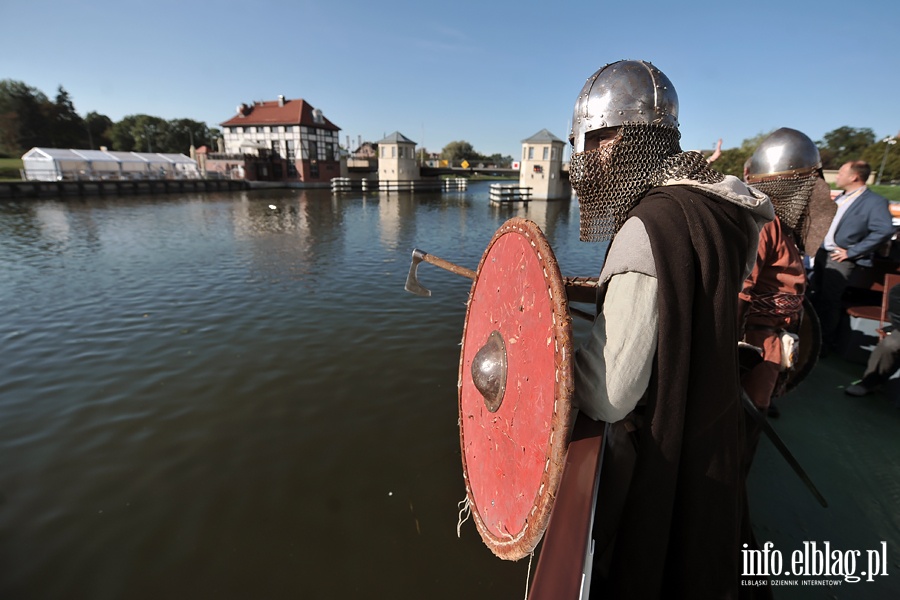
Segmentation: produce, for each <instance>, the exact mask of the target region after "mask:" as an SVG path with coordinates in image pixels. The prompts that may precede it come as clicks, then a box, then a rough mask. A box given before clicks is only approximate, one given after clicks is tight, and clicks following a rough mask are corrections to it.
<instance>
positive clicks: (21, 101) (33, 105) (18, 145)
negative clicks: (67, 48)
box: [0, 79, 50, 156]
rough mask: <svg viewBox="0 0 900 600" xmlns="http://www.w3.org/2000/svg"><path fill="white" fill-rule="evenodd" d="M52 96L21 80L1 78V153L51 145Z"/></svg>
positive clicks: (12, 153) (19, 153)
mask: <svg viewBox="0 0 900 600" xmlns="http://www.w3.org/2000/svg"><path fill="white" fill-rule="evenodd" d="M49 107H50V100H49V99H48V98H47V96H45V95H44V93H43V92H41V91H40V90H38V89H36V88H33V87H31V86H29V85H26V84H25V83H23V82H21V81H14V80H12V79H4V80H2V81H0V154H3V155H6V156H21V155H22V154H23V153H25V152H26V151H27V150H29V149H31V148H33V147H35V146H47V145H49V144H48V141H49V139H48V122H47V119H46V114H47V111H48V110H49Z"/></svg>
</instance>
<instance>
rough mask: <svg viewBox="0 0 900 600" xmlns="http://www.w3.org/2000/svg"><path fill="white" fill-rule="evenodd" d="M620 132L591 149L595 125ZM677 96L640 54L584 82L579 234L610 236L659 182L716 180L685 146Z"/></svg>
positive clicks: (576, 146)
mask: <svg viewBox="0 0 900 600" xmlns="http://www.w3.org/2000/svg"><path fill="white" fill-rule="evenodd" d="M608 128H615V130H616V137H615V139H614V140H612V141H611V142H610V143H607V144H603V145H601V146H600V147H599V148H593V149H591V150H585V147H586V144H585V138H586V137H588V136H589V134H590V133H591V132H592V131H599V130H602V129H608ZM680 139H681V134H680V133H679V131H678V95H677V94H676V93H675V87H674V86H673V85H672V82H671V81H669V78H668V77H666V76H665V74H663V72H662V71H660V70H659V69H657V68H656V67H654V66H653V65H651V64H650V63H648V62H644V61H642V60H623V61H619V62H615V63H612V64H608V65H606V66H605V67H603V68H602V69H600V70H599V71H597V72H596V73H594V74H593V75H592V76H591V77H590V78H589V79H588V80H587V83H585V84H584V88H582V90H581V93H580V94H579V95H578V99H577V100H576V101H575V110H574V112H573V115H572V130H571V132H570V134H569V141H570V142H571V144H572V148H573V149H572V161H571V163H570V165H569V181H570V182H571V184H572V189H574V190H575V193H576V194H577V195H578V202H579V204H580V205H581V215H580V216H581V227H580V239H581V240H582V241H585V242H600V241H606V240H610V239H612V238H613V237H614V236H615V234H616V233H618V231H619V229H620V228H621V227H622V225H623V224H624V223H625V221H626V219H627V218H628V213H629V212H630V211H631V209H632V208H634V206H635V205H636V204H637V203H638V202H639V201H640V199H641V198H642V197H643V196H644V194H646V193H647V191H648V190H649V189H650V188H652V187H653V186H656V185H661V184H662V183H664V182H666V181H669V180H672V179H679V180H684V179H691V180H693V181H698V182H701V183H715V182H718V181H721V180H722V177H723V176H722V175H721V174H720V173H718V172H716V171H714V170H712V169H711V168H709V165H708V164H707V162H706V159H704V158H703V156H702V155H701V154H699V153H697V152H682V151H681V146H680V144H679V141H680Z"/></svg>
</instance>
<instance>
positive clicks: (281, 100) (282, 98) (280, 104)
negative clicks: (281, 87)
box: [278, 94, 284, 106]
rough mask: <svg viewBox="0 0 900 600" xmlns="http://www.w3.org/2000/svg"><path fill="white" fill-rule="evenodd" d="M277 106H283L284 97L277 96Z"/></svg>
mask: <svg viewBox="0 0 900 600" xmlns="http://www.w3.org/2000/svg"><path fill="white" fill-rule="evenodd" d="M278 106H284V96H282V95H281V94H278Z"/></svg>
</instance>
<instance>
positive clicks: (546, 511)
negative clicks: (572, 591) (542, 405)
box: [457, 217, 575, 560]
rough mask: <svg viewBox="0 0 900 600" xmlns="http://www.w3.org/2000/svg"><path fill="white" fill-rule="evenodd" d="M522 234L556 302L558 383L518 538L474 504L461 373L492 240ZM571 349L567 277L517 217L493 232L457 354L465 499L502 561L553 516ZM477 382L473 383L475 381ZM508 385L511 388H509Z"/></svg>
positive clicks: (523, 548)
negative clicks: (542, 459) (494, 527)
mask: <svg viewBox="0 0 900 600" xmlns="http://www.w3.org/2000/svg"><path fill="white" fill-rule="evenodd" d="M511 233H513V234H519V235H522V236H523V237H525V238H526V240H527V241H528V242H529V244H530V246H531V248H532V250H533V251H534V254H535V257H536V259H537V260H538V262H539V264H540V266H541V268H542V270H543V273H544V282H545V284H546V285H547V290H548V294H549V295H550V299H551V304H552V305H553V324H554V334H555V346H554V348H555V350H554V360H555V363H556V369H555V372H556V381H555V384H554V400H555V402H554V412H553V416H552V419H551V426H550V437H549V440H548V444H549V448H548V456H547V461H546V463H545V466H544V470H543V473H542V474H541V479H540V485H539V486H538V489H537V490H536V491H535V499H534V501H533V502H532V508H531V510H530V511H529V513H528V516H527V517H526V519H525V523H524V524H523V526H522V529H521V531H520V532H519V534H518V535H517V536H510V537H507V538H500V537H497V536H496V535H494V534H493V533H492V532H491V531H490V530H489V529H488V527H487V525H485V523H484V521H483V520H482V517H481V514H480V513H479V511H478V505H477V503H476V502H475V498H474V496H473V492H472V488H471V485H470V481H469V476H468V465H467V464H466V442H465V435H464V430H463V426H462V423H463V405H462V400H463V398H462V394H463V377H464V375H465V340H466V334H467V332H468V325H469V316H470V308H471V303H472V299H473V298H474V297H475V290H476V287H477V286H478V282H479V279H480V275H481V272H482V269H483V268H484V265H485V262H486V261H487V258H488V256H489V255H490V252H491V249H492V248H493V247H494V244H495V243H496V242H497V241H498V240H499V239H500V238H501V237H503V236H504V235H508V234H511ZM572 357H573V350H572V317H571V315H570V314H569V310H568V299H567V297H566V288H565V283H564V279H563V277H562V275H561V273H560V271H559V264H558V263H557V261H556V255H555V254H554V253H553V249H552V248H551V247H550V244H549V242H547V239H546V237H545V236H544V233H543V231H541V229H540V227H539V226H538V225H537V224H536V223H534V222H533V221H530V220H528V219H525V218H522V217H513V218H511V219H509V220H507V221H506V222H505V223H504V224H503V225H501V226H500V227H499V228H498V229H497V231H496V232H495V233H494V235H493V237H492V238H491V240H490V242H489V243H488V245H487V248H485V251H484V253H483V254H482V256H481V260H480V261H479V263H478V270H477V271H476V277H475V280H474V281H473V282H472V287H471V289H470V291H469V297H468V300H467V302H466V318H465V323H464V325H463V336H462V342H461V350H460V355H459V378H458V380H457V392H458V393H457V408H458V417H459V442H460V455H461V459H462V466H463V479H464V481H465V484H466V499H467V502H468V504H469V507H470V509H471V514H472V518H473V520H474V521H475V526H476V528H477V529H478V533H479V534H480V535H481V539H482V541H483V542H484V543H485V545H487V547H488V548H489V549H490V550H491V552H493V553H494V554H495V555H496V556H498V557H500V558H502V559H504V560H519V559H521V558H524V557H526V556H528V555H530V554H531V553H532V551H533V550H534V548H535V547H536V546H537V545H538V543H540V541H541V538H542V537H543V535H544V532H545V531H546V529H547V526H548V524H549V520H550V513H551V511H552V509H553V503H554V501H555V499H556V494H557V491H558V490H559V485H560V481H561V479H562V472H563V468H564V466H565V461H566V454H567V451H568V445H569V439H570V437H571V432H572V426H573V415H574V414H575V411H574V410H572V403H571V398H572V390H573V377H572V374H573V362H572ZM473 385H474V384H473ZM508 387H509V386H507V388H508Z"/></svg>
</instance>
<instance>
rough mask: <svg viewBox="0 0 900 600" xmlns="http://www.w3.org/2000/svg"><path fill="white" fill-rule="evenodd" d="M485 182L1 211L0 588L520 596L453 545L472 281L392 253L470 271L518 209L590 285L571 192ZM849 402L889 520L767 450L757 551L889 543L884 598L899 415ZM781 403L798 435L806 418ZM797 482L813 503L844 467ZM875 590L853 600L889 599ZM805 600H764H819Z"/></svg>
mask: <svg viewBox="0 0 900 600" xmlns="http://www.w3.org/2000/svg"><path fill="white" fill-rule="evenodd" d="M487 192H488V184H487V183H474V184H472V185H471V186H470V189H469V190H468V191H467V192H447V193H442V194H440V193H435V194H416V195H415V196H411V195H404V194H401V195H393V196H380V195H378V194H370V195H368V196H363V195H362V194H360V193H357V194H350V195H344V196H339V197H338V196H332V195H331V193H330V191H327V190H306V191H301V190H277V191H274V190H272V191H254V192H235V193H227V194H205V195H203V194H196V195H181V196H179V195H167V196H150V197H147V196H143V197H141V196H139V197H131V196H129V197H115V198H110V197H100V198H89V199H83V200H65V201H57V200H27V201H11V202H3V203H0V306H2V307H3V316H2V317H0V340H2V346H0V598H2V599H4V600H17V599H31V598H41V599H56V598H89V599H97V600H105V599H121V598H128V599H132V598H135V599H144V598H146V599H151V598H152V599H159V598H167V599H182V598H183V599H195V598H216V599H217V600H227V599H232V598H233V599H247V598H272V599H281V598H392V599H418V598H491V599H496V598H522V597H524V593H525V586H526V579H527V577H528V564H527V561H520V562H517V563H509V562H504V561H501V560H499V559H497V558H495V557H494V556H493V555H492V554H491V553H490V551H489V550H488V549H487V548H486V547H485V546H484V545H483V543H482V542H481V540H480V538H479V536H478V533H477V531H476V529H475V526H474V524H473V523H472V522H471V520H470V521H469V522H467V523H466V524H464V525H463V527H462V536H461V538H457V532H456V525H457V510H458V508H457V503H458V502H459V501H460V500H462V499H463V498H464V496H465V488H464V484H463V480H462V475H461V465H460V458H459V443H458V429H457V407H456V379H457V368H458V353H459V341H460V335H461V330H462V325H463V319H464V315H465V301H466V296H467V293H468V290H469V285H470V282H469V281H468V280H466V279H464V278H461V277H459V276H456V275H452V274H450V273H447V272H445V271H441V270H440V269H437V268H435V267H432V266H430V265H427V264H423V265H421V266H420V267H419V276H420V280H421V281H422V283H423V284H424V285H426V286H427V287H429V288H431V289H432V291H433V296H432V297H431V298H421V297H417V296H413V295H411V294H409V293H408V292H406V291H404V289H403V285H404V282H405V279H406V274H407V272H408V268H409V261H410V253H411V251H412V249H413V248H416V247H418V248H421V249H423V250H425V251H427V252H430V253H432V254H435V255H437V256H440V257H442V258H446V259H448V260H452V261H454V262H457V263H459V264H461V265H464V266H468V267H470V268H473V269H474V268H475V267H476V266H477V264H478V260H479V258H480V256H481V253H482V252H483V250H484V248H485V247H486V245H487V242H488V241H489V240H490V238H491V236H492V235H493V233H494V231H495V230H496V229H497V228H498V227H499V226H500V225H501V224H502V223H503V222H504V221H505V220H506V219H508V218H509V217H512V216H525V217H528V218H530V219H532V220H534V221H535V222H536V223H537V224H538V225H539V226H540V227H541V228H542V229H543V230H544V232H545V234H546V235H547V237H548V239H549V241H550V243H551V245H552V246H553V248H554V250H555V252H556V254H557V258H558V260H559V263H560V267H561V270H562V272H563V274H565V275H596V274H597V273H598V272H599V269H600V264H601V256H600V248H599V247H598V246H596V245H591V244H583V243H580V242H579V241H578V207H577V202H575V201H572V202H552V203H546V202H533V203H531V205H530V206H528V207H527V208H524V207H495V206H492V205H491V204H490V203H489V202H488V198H487ZM837 368H838V369H840V368H844V369H845V371H844V372H839V371H838V374H837V375H832V377H833V378H834V381H835V382H838V381H840V382H843V381H844V379H846V377H847V376H849V374H851V373H854V372H855V370H856V367H852V368H849V367H837ZM822 381H826V379H824V378H820V384H822V383H821V382H822ZM822 385H824V384H822ZM829 385H830V384H829ZM835 385H837V383H835ZM832 396H836V395H835V394H832ZM834 402H843V398H839V397H838V398H837V399H836V400H834ZM874 402H875V401H873V404H872V406H875V408H874V409H872V410H873V411H874V412H872V416H871V418H870V420H871V421H872V423H873V424H872V426H871V427H868V428H867V429H866V430H865V435H866V436H868V437H870V438H871V437H873V436H874V437H875V439H876V440H880V441H879V444H880V445H881V446H883V448H882V449H881V451H879V454H877V455H875V456H870V457H867V460H871V461H878V462H879V463H880V464H879V465H878V467H879V469H880V470H879V473H878V477H879V479H878V480H877V482H881V481H882V480H883V481H884V482H885V483H884V485H886V486H888V488H889V492H890V493H889V498H892V499H893V502H892V503H891V502H890V501H888V502H884V503H880V502H879V503H875V502H866V503H863V506H862V508H861V509H859V510H862V511H864V512H865V515H866V516H865V519H870V520H871V522H866V523H864V522H862V520H861V518H860V517H859V510H857V508H858V507H856V505H853V507H852V511H856V512H851V513H850V514H846V513H841V512H838V513H835V512H832V513H827V512H816V511H821V509H819V508H818V505H816V504H815V503H814V502H813V501H812V500H811V497H810V496H808V494H807V492H806V491H805V490H803V489H802V487H801V486H799V484H797V483H795V479H793V478H792V475H791V474H790V473H789V472H788V470H787V468H786V467H785V466H783V463H781V462H778V460H780V459H777V458H776V457H774V455H773V454H771V453H769V450H767V449H765V448H761V455H760V457H759V459H758V463H759V465H762V466H761V467H759V468H760V469H765V470H766V473H765V478H763V477H758V478H757V479H756V480H755V490H754V491H755V493H756V494H757V495H758V497H759V502H758V503H759V505H760V506H761V507H762V508H763V510H762V511H761V512H762V513H763V514H764V515H765V518H764V519H763V520H762V521H761V523H760V531H761V532H762V538H763V541H765V540H768V539H772V540H774V541H775V542H777V543H778V544H781V548H782V549H783V551H784V552H785V553H786V554H787V553H789V552H790V551H792V550H794V549H795V548H796V544H798V543H802V541H800V540H804V539H807V540H808V539H812V540H820V542H821V541H822V540H826V539H829V538H828V537H826V536H832V533H831V530H829V531H827V532H823V531H822V529H823V528H831V527H835V528H838V527H840V531H857V532H860V533H859V535H858V536H856V537H852V538H851V539H850V540H849V541H845V542H844V547H843V548H842V549H844V550H847V549H849V548H848V547H847V544H855V545H856V546H851V547H857V548H859V549H862V550H865V549H866V548H872V547H876V546H877V544H878V542H879V541H880V540H884V539H887V540H889V543H890V548H889V552H890V553H891V558H892V561H891V568H890V569H891V575H892V577H890V578H882V579H883V580H884V581H887V580H888V579H890V580H891V581H892V582H893V581H894V580H900V572H898V571H897V569H898V568H900V567H898V565H897V564H896V559H895V553H896V552H897V551H898V548H897V547H896V546H895V542H897V543H900V541H898V540H900V534H898V533H897V531H898V527H897V516H896V515H897V510H898V509H897V500H898V499H900V494H898V493H897V491H898V490H900V485H898V483H897V482H898V481H900V477H898V473H900V468H898V467H897V463H896V461H897V456H898V454H900V453H898V452H896V450H897V442H896V438H897V436H896V427H897V426H898V419H897V417H896V415H895V413H896V412H897V411H894V410H893V409H892V408H890V407H888V406H887V405H885V404H884V403H882V404H881V405H878V404H875V403H874ZM783 410H784V412H785V415H784V417H783V418H782V421H783V423H784V424H785V426H786V427H787V429H788V430H789V431H790V430H791V426H792V425H791V424H792V423H794V425H793V430H794V431H795V432H796V435H803V432H804V431H807V430H808V428H807V427H805V426H804V425H803V423H804V422H805V419H807V418H808V417H806V416H804V417H803V418H802V420H801V419H796V420H794V421H792V420H791V419H792V416H791V411H790V410H788V409H783ZM810 414H812V415H817V414H819V413H818V412H817V411H816V410H810ZM840 418H842V419H843V418H845V417H844V416H842V417H840ZM891 419H893V421H892V420H891ZM820 437H821V436H820ZM854 439H855V438H854ZM820 441H821V442H822V444H823V447H824V448H826V449H825V450H822V452H828V450H827V448H831V444H829V443H827V442H826V441H822V440H820ZM794 443H795V444H796V443H797V442H794ZM810 452H812V450H810V451H809V452H806V453H804V455H803V456H802V457H801V458H805V459H807V460H810ZM816 458H817V457H816V456H813V457H812V460H813V461H815V460H816ZM847 460H849V459H845V460H844V462H847ZM891 461H893V462H891ZM884 463H887V464H884ZM851 467H852V465H851ZM836 468H838V467H836ZM852 468H854V469H856V467H852ZM810 470H811V471H813V473H811V474H812V475H813V477H814V478H818V479H817V483H820V484H821V485H820V487H824V488H825V489H824V490H823V491H824V492H827V493H826V496H828V494H829V493H830V494H831V497H830V498H829V499H830V500H831V499H834V500H835V502H836V503H838V504H839V498H840V496H839V494H843V493H845V492H841V491H840V490H843V489H845V487H846V486H844V485H842V483H841V478H842V477H843V476H841V475H836V474H834V470H833V469H832V468H831V467H830V466H829V468H818V469H810ZM857 470H858V469H857ZM773 473H774V475H771V474H773ZM754 475H755V474H754ZM770 475H771V477H770ZM863 481H871V480H870V479H869V478H865V477H863ZM785 482H787V483H785ZM870 487H873V488H875V487H884V486H883V485H882V484H881V483H878V484H877V485H875V484H872V485H871V486H870ZM773 491H774V493H773ZM857 491H858V487H857ZM854 493H855V492H854ZM872 493H874V492H872ZM779 503H780V504H779ZM785 504H786V505H787V507H788V510H787V511H780V510H779V509H778V507H779V506H783V505H785ZM848 510H850V509H848ZM776 512H778V514H779V515H780V516H779V519H780V520H779V519H775V518H774V516H773V514H774V513H776ZM808 515H814V519H819V521H814V522H813V523H811V524H806V523H805V522H804V523H803V524H802V525H799V526H798V525H797V523H798V519H799V520H801V521H802V520H803V519H806V518H807V516H808ZM816 515H829V516H827V517H820V516H816ZM846 521H851V522H852V524H851V525H847V524H846V523H845V522H846ZM835 523H837V524H835ZM806 527H809V528H811V529H804V528H806ZM837 530H838V529H835V531H837ZM837 535H838V534H837V533H835V534H834V536H837ZM804 536H805V537H804ZM834 536H832V537H834ZM834 542H835V543H840V542H841V540H840V539H836V540H834ZM886 585H888V584H886V583H884V582H883V583H881V584H879V583H877V582H876V583H874V584H868V586H869V587H867V588H861V587H858V588H855V589H856V590H857V593H862V592H866V593H865V595H862V596H855V597H877V596H878V594H875V595H872V594H873V593H874V592H876V591H877V592H878V593H884V594H885V595H884V596H882V597H897V596H896V594H894V592H896V591H897V589H896V588H895V587H890V588H888V587H885V586H886ZM891 585H895V584H891ZM876 586H880V587H876ZM847 589H848V588H847V587H846V584H845V587H844V588H843V590H844V591H846V590H847ZM839 591H840V590H839ZM816 592H817V594H816V595H811V596H791V594H790V593H788V592H787V591H786V592H785V593H784V594H777V596H778V597H845V596H844V595H841V594H840V593H837V595H835V594H836V593H835V592H834V591H828V592H826V591H825V590H823V589H822V588H819V589H818V590H816ZM823 594H824V595H823ZM891 594H894V595H891ZM846 597H851V596H846Z"/></svg>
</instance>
